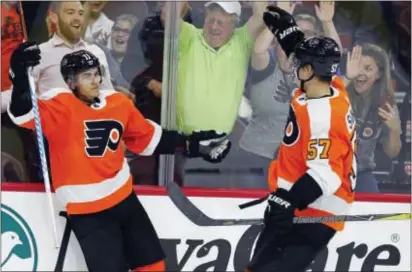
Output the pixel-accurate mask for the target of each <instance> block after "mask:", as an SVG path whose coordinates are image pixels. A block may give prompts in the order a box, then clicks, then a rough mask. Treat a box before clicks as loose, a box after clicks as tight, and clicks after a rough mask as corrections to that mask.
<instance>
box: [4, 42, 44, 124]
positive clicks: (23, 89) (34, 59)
mask: <svg viewBox="0 0 412 272" xmlns="http://www.w3.org/2000/svg"><path fill="white" fill-rule="evenodd" d="M40 58H41V57H40V49H39V47H38V46H37V44H36V43H35V42H24V43H22V44H20V45H19V46H18V47H17V48H16V49H15V50H14V52H13V54H12V55H11V58H10V69H9V77H10V80H11V81H12V82H13V91H12V94H11V102H10V112H11V113H12V114H13V115H14V116H22V115H25V114H27V113H28V112H30V110H31V108H32V102H31V99H30V84H29V78H28V76H27V68H29V67H32V66H36V65H38V64H39V63H40Z"/></svg>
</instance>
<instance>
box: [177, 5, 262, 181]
mask: <svg viewBox="0 0 412 272" xmlns="http://www.w3.org/2000/svg"><path fill="white" fill-rule="evenodd" d="M252 5H253V15H252V16H251V17H250V18H249V20H248V22H247V23H246V24H244V25H243V26H240V18H241V15H242V14H241V6H240V4H239V2H237V1H232V2H220V1H211V2H208V3H206V4H205V9H206V12H205V20H204V24H203V29H198V28H196V27H194V26H193V25H190V24H188V23H185V22H181V25H180V37H179V67H178V68H179V71H178V86H177V117H176V120H177V127H178V129H179V130H182V131H183V132H184V133H186V134H190V133H191V132H192V131H194V130H202V129H203V128H209V129H214V130H217V131H223V132H226V133H228V134H229V133H231V132H232V130H233V128H234V125H235V122H236V119H237V114H238V110H239V105H240V102H241V100H242V95H243V93H244V90H245V83H246V77H247V70H248V64H249V59H250V55H251V52H252V48H253V44H254V42H255V39H256V37H257V36H258V35H259V33H260V32H261V31H262V30H263V28H264V24H263V20H262V18H263V12H264V11H265V10H266V6H267V1H264V2H258V1H253V2H252ZM175 162H176V163H175V169H177V170H176V171H178V172H179V173H180V176H181V177H183V173H184V169H185V168H186V167H189V168H198V169H205V168H207V167H211V165H208V164H206V163H203V162H200V161H199V160H191V161H190V162H187V158H185V157H184V156H181V154H176V155H175ZM186 162H187V164H186ZM222 166H223V165H222Z"/></svg>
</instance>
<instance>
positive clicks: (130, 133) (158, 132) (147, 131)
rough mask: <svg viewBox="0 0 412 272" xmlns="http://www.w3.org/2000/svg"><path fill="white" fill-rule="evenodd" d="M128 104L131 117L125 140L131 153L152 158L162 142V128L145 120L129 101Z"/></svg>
mask: <svg viewBox="0 0 412 272" xmlns="http://www.w3.org/2000/svg"><path fill="white" fill-rule="evenodd" d="M126 104H127V110H128V111H129V115H128V119H127V124H126V128H125V132H124V135H123V140H124V142H125V144H126V146H127V147H128V148H129V149H130V150H131V151H133V152H135V153H137V154H139V155H142V156H150V155H152V154H153V152H154V151H155V149H156V147H157V145H158V144H159V142H160V138H161V136H162V128H161V127H160V126H159V125H158V124H156V123H155V122H153V121H151V120H148V119H145V118H144V117H143V115H142V114H141V113H140V112H139V110H137V109H136V108H135V107H134V105H133V103H132V102H131V101H130V100H129V99H127V101H126Z"/></svg>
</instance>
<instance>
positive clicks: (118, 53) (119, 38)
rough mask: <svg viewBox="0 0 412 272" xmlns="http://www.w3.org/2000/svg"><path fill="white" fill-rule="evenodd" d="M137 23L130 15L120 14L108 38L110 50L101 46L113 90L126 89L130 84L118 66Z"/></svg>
mask: <svg viewBox="0 0 412 272" xmlns="http://www.w3.org/2000/svg"><path fill="white" fill-rule="evenodd" d="M136 23H137V18H136V16H134V15H131V14H122V15H120V16H118V17H117V18H116V21H115V23H114V25H113V28H112V34H111V36H110V49H109V48H107V47H105V46H103V45H102V46H101V48H102V49H103V51H104V53H105V55H106V58H107V62H108V65H109V69H110V74H111V76H112V78H111V80H112V84H113V85H114V86H115V89H119V88H124V89H128V88H129V86H130V83H129V82H128V81H127V80H126V79H125V78H124V77H123V74H122V72H121V70H120V66H121V64H122V62H123V60H124V56H125V53H126V46H127V43H128V41H129V38H130V33H131V31H132V29H133V28H134V27H135V25H136Z"/></svg>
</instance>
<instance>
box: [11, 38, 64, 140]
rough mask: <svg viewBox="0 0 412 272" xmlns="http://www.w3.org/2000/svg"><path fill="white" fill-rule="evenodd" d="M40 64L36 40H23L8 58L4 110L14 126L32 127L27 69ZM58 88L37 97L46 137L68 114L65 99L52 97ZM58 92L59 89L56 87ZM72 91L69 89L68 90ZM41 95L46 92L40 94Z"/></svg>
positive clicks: (33, 127) (31, 106) (33, 125)
mask: <svg viewBox="0 0 412 272" xmlns="http://www.w3.org/2000/svg"><path fill="white" fill-rule="evenodd" d="M39 63H40V49H39V48H38V46H37V45H36V44H35V42H24V43H22V44H20V45H19V47H18V48H17V49H16V50H15V51H14V52H13V55H12V57H11V60H10V79H11V81H12V82H13V90H12V93H11V101H10V105H9V107H8V109H7V113H8V115H9V116H10V119H11V120H12V121H13V123H15V124H16V125H18V126H20V127H24V128H26V129H35V123H34V113H33V105H32V100H31V93H30V85H29V78H28V75H27V68H29V67H33V66H36V65H38V64H39ZM57 90H58V89H55V91H54V90H51V91H50V92H48V93H50V94H54V95H48V99H47V100H40V99H38V106H39V112H40V117H41V118H40V119H41V125H42V129H43V133H44V134H45V135H46V136H49V135H50V134H51V133H52V132H53V131H57V130H59V129H61V126H62V125H63V124H65V123H67V117H68V115H69V113H68V111H67V108H66V107H65V105H66V104H67V103H66V101H65V100H64V99H60V98H61V97H62V96H60V97H59V98H55V97H56V96H57V94H58V93H59V92H58V91H57ZM59 91H60V89H59ZM67 92H69V93H70V92H71V91H67ZM43 95H44V96H45V95H46V93H44V94H43Z"/></svg>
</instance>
